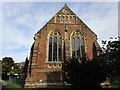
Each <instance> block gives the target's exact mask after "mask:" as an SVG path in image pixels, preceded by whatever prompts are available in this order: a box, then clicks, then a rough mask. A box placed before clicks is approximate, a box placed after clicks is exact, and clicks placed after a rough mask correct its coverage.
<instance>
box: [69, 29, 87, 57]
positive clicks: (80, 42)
mask: <svg viewBox="0 0 120 90" xmlns="http://www.w3.org/2000/svg"><path fill="white" fill-rule="evenodd" d="M71 46H72V58H77V59H81V58H82V57H84V56H85V44H84V36H83V34H81V33H80V32H79V31H75V32H74V33H73V34H72V36H71Z"/></svg>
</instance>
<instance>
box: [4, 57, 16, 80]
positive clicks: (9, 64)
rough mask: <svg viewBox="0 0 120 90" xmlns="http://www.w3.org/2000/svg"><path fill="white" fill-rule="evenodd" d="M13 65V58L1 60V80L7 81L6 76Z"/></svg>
mask: <svg viewBox="0 0 120 90" xmlns="http://www.w3.org/2000/svg"><path fill="white" fill-rule="evenodd" d="M13 64H14V61H13V58H11V57H5V58H3V59H2V79H8V76H7V74H8V73H9V72H10V71H11V68H12V66H13Z"/></svg>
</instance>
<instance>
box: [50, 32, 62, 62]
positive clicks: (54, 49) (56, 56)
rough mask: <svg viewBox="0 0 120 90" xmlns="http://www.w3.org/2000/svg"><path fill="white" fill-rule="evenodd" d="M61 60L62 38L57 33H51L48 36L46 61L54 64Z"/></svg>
mask: <svg viewBox="0 0 120 90" xmlns="http://www.w3.org/2000/svg"><path fill="white" fill-rule="evenodd" d="M61 60H62V38H61V34H60V33H59V32H58V31H52V32H51V34H50V36H49V55H48V61H52V62H56V61H61Z"/></svg>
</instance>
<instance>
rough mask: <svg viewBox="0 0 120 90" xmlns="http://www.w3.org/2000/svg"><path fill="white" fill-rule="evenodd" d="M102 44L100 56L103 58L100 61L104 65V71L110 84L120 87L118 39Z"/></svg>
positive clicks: (119, 45) (119, 47) (119, 44)
mask: <svg viewBox="0 0 120 90" xmlns="http://www.w3.org/2000/svg"><path fill="white" fill-rule="evenodd" d="M103 44H104V45H103V46H104V47H103V51H104V52H103V54H102V55H101V57H102V59H103V60H104V61H103V62H102V64H104V67H105V70H104V72H105V74H106V77H108V78H109V80H110V83H111V84H115V85H117V86H118V87H120V40H114V41H108V43H103Z"/></svg>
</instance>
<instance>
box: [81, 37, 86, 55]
mask: <svg viewBox="0 0 120 90" xmlns="http://www.w3.org/2000/svg"><path fill="white" fill-rule="evenodd" d="M81 51H82V57H85V45H84V39H83V38H81Z"/></svg>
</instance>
